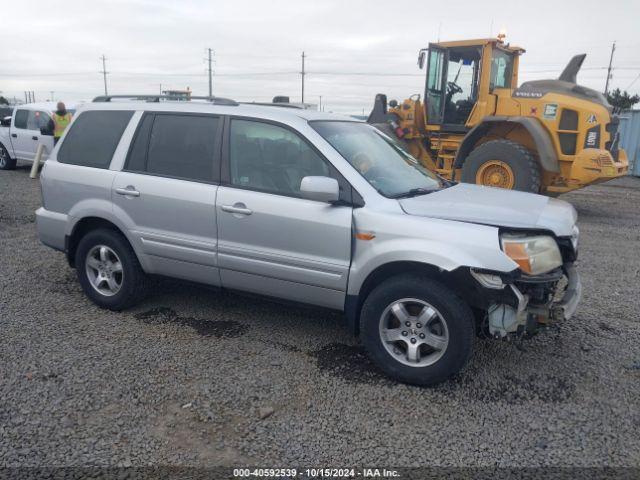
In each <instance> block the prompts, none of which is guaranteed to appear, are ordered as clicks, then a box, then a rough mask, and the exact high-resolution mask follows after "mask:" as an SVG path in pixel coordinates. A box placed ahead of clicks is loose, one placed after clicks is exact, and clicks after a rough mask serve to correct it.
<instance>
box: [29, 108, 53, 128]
mask: <svg viewBox="0 0 640 480" xmlns="http://www.w3.org/2000/svg"><path fill="white" fill-rule="evenodd" d="M50 121H51V116H50V115H49V114H48V113H47V112H42V111H40V110H38V111H34V110H31V111H29V116H28V117H27V130H40V128H41V127H46V126H47V125H48V124H49V122H50Z"/></svg>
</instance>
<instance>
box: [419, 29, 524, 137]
mask: <svg viewBox="0 0 640 480" xmlns="http://www.w3.org/2000/svg"><path fill="white" fill-rule="evenodd" d="M516 48H517V47H516ZM519 51H520V49H517V50H516V49H514V51H512V50H511V49H509V48H508V47H507V48H505V47H504V46H503V44H502V42H500V41H498V40H496V39H487V40H478V41H463V42H445V43H432V44H429V48H428V49H423V50H421V51H420V54H419V57H418V65H419V66H420V68H423V67H424V66H425V64H426V68H427V72H426V73H427V74H426V85H425V94H424V99H425V100H424V104H425V106H424V107H425V119H426V122H425V123H426V125H427V129H428V130H440V131H445V132H460V133H465V132H466V131H468V130H469V129H470V128H471V127H472V126H473V125H470V124H469V123H470V122H469V119H470V117H471V114H472V112H473V111H474V108H475V107H476V104H477V102H478V101H479V100H480V101H482V100H484V99H485V98H486V97H487V95H488V94H490V93H491V92H492V91H493V90H494V89H496V88H513V86H515V85H512V84H514V79H515V78H517V77H516V75H514V73H516V72H517V53H519ZM478 113H482V116H483V115H486V114H490V113H493V112H478Z"/></svg>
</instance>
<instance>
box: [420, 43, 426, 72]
mask: <svg viewBox="0 0 640 480" xmlns="http://www.w3.org/2000/svg"><path fill="white" fill-rule="evenodd" d="M427 51H428V50H426V49H424V48H423V49H422V50H420V53H418V66H419V67H420V70H422V68H423V67H424V57H425V55H426V54H427Z"/></svg>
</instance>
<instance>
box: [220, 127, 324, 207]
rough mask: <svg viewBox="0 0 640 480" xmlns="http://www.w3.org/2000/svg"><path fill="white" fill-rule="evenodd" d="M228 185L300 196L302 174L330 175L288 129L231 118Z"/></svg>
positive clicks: (320, 160) (320, 162) (322, 161)
mask: <svg viewBox="0 0 640 480" xmlns="http://www.w3.org/2000/svg"><path fill="white" fill-rule="evenodd" d="M229 170H230V181H231V184H232V185H235V186H238V187H244V188H250V189H254V190H261V191H265V192H270V193H276V194H281V195H289V196H300V182H301V181H302V179H303V178H304V177H306V176H325V177H328V176H331V172H330V169H329V166H328V165H327V163H326V162H325V161H324V160H323V159H322V158H321V157H320V156H319V155H318V154H317V153H316V152H315V151H314V150H313V149H312V148H311V147H310V146H309V144H307V142H306V141H304V140H303V139H302V138H301V137H300V136H299V135H297V134H295V133H293V132H292V131H290V130H288V129H286V128H283V127H279V126H277V125H272V124H269V123H264V122H257V121H251V120H232V121H231V134H230V143H229Z"/></svg>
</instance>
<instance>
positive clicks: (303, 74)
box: [300, 51, 306, 104]
mask: <svg viewBox="0 0 640 480" xmlns="http://www.w3.org/2000/svg"><path fill="white" fill-rule="evenodd" d="M305 57H306V55H305V54H304V51H303V52H302V71H301V72H300V75H302V103H303V104H304V76H305V73H304V59H305Z"/></svg>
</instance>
